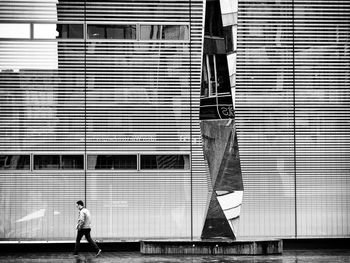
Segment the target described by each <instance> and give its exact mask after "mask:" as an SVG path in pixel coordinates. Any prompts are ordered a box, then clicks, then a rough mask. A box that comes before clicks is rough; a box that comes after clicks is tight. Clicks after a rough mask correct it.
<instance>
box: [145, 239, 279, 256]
mask: <svg viewBox="0 0 350 263" xmlns="http://www.w3.org/2000/svg"><path fill="white" fill-rule="evenodd" d="M140 251H141V253H142V254H153V255H154V254H158V255H164V254H183V255H271V254H282V252H283V242H282V240H261V241H258V240H256V241H228V240H204V241H141V242H140Z"/></svg>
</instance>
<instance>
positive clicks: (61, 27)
mask: <svg viewBox="0 0 350 263" xmlns="http://www.w3.org/2000/svg"><path fill="white" fill-rule="evenodd" d="M56 27H57V29H56V30H57V32H58V36H57V38H63V39H83V38H84V33H83V32H84V30H83V25H82V24H58V25H56Z"/></svg>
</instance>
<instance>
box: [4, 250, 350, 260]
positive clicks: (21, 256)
mask: <svg viewBox="0 0 350 263" xmlns="http://www.w3.org/2000/svg"><path fill="white" fill-rule="evenodd" d="M0 262H8V263H11V262H31V263H34V262H35V263H37V262H38V263H41V262H53V263H56V262H67V263H70V262H73V263H83V262H86V263H87V262H88V263H95V262H96V263H98V262H101V263H102V262H106V263H108V262H118V263H119V262H120V263H126V262H128V263H144V262H145V263H161V262H164V263H173V262H174V263H178V262H191V263H204V262H209V263H220V262H221V263H228V262H242V263H315V262H324V263H338V262H350V250H287V251H284V252H283V254H282V255H269V256H229V255H225V256H219V255H214V256H210V255H191V256H187V255H184V256H182V255H166V256H161V255H142V254H141V253H138V252H103V253H102V254H101V256H99V257H97V258H96V257H95V255H94V253H89V252H83V253H81V254H80V255H79V256H78V257H74V256H73V254H72V253H18V254H14V253H8V254H7V253H4V252H3V251H2V252H1V253H0Z"/></svg>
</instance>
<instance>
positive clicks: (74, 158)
mask: <svg viewBox="0 0 350 263" xmlns="http://www.w3.org/2000/svg"><path fill="white" fill-rule="evenodd" d="M60 157H61V160H60V165H61V169H62V170H80V169H84V156H83V155H61V156H60Z"/></svg>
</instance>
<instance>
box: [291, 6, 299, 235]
mask: <svg viewBox="0 0 350 263" xmlns="http://www.w3.org/2000/svg"><path fill="white" fill-rule="evenodd" d="M294 5H295V3H294V0H292V67H293V69H292V74H293V75H292V83H293V142H294V224H295V237H296V238H297V237H298V222H297V220H298V217H297V154H296V145H297V144H296V120H295V116H296V110H295V14H294Z"/></svg>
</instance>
